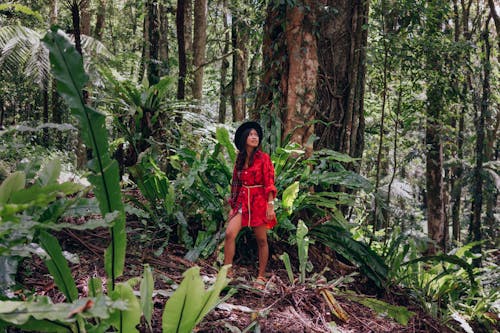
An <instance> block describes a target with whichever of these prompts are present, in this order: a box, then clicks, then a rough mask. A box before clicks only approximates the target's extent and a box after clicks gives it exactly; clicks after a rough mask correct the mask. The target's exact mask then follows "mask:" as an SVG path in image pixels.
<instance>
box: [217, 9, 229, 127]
mask: <svg viewBox="0 0 500 333" xmlns="http://www.w3.org/2000/svg"><path fill="white" fill-rule="evenodd" d="M221 10H222V26H223V28H224V41H223V43H224V46H223V51H222V54H223V55H226V54H228V52H229V38H230V33H229V19H228V17H229V8H228V6H227V0H222V9H221ZM228 69H229V61H228V60H227V57H226V56H223V58H222V64H221V67H220V92H219V123H221V124H223V123H224V122H225V120H226V113H227V96H228V89H227V87H226V78H227V71H228Z"/></svg>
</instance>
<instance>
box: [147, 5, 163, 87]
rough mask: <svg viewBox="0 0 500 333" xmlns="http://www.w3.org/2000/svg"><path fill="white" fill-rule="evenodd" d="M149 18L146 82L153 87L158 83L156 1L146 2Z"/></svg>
mask: <svg viewBox="0 0 500 333" xmlns="http://www.w3.org/2000/svg"><path fill="white" fill-rule="evenodd" d="M147 15H148V16H149V19H148V22H149V29H148V34H149V38H148V39H149V59H148V82H149V84H150V85H154V84H156V83H158V82H159V81H160V60H159V53H160V17H159V8H158V1H156V0H149V1H148V13H147Z"/></svg>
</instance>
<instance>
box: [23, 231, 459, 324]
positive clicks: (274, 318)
mask: <svg viewBox="0 0 500 333" xmlns="http://www.w3.org/2000/svg"><path fill="white" fill-rule="evenodd" d="M134 230H140V225H139V223H138V222H137V228H134V227H133V223H132V225H131V224H130V223H129V233H128V235H129V243H128V247H127V249H128V253H127V257H126V268H125V271H126V273H125V276H123V277H122V278H123V280H127V279H129V278H131V277H138V276H141V275H142V270H143V265H144V264H146V263H148V264H149V265H150V266H151V267H152V268H153V276H154V278H155V293H154V294H153V296H154V314H153V331H154V332H161V318H162V313H163V308H164V305H165V302H166V301H167V299H168V296H167V295H168V294H169V292H170V291H171V290H172V285H173V284H179V283H180V282H181V281H182V274H183V272H184V271H185V270H186V269H188V268H189V267H192V266H195V265H198V266H200V268H201V274H202V275H204V276H205V277H207V280H210V279H212V280H213V279H214V278H215V276H216V274H217V269H216V267H214V266H215V265H216V264H215V263H216V258H215V257H216V256H217V253H215V254H214V255H213V257H211V258H207V259H203V260H198V261H197V262H190V261H188V260H186V259H184V255H185V253H186V250H185V249H184V248H183V247H182V246H179V245H176V244H170V245H169V246H168V247H167V248H166V249H165V251H163V253H162V254H161V255H160V256H155V255H154V254H153V252H154V251H153V249H152V248H153V246H152V243H150V244H148V246H149V248H145V247H143V246H142V245H141V244H142V243H139V242H138V241H137V239H138V238H139V237H138V236H139V234H138V231H135V232H134ZM57 236H58V238H59V240H60V242H61V246H62V247H63V249H65V250H67V251H69V252H72V253H76V254H78V255H79V263H78V264H71V270H72V273H73V276H74V277H75V280H76V282H77V287H78V289H79V292H80V295H81V296H86V294H87V291H86V286H87V281H88V279H89V278H91V277H95V276H98V277H103V276H105V274H104V268H103V267H104V264H103V257H104V256H103V253H104V249H105V248H106V246H107V244H109V240H108V234H107V230H104V229H95V230H90V231H88V230H87V231H74V230H63V231H61V232H60V233H59V234H57ZM249 242H251V240H250V241H249ZM240 243H241V242H240ZM245 246H247V247H248V248H252V247H253V246H254V245H253V244H243V246H241V245H239V246H238V249H239V250H240V251H238V253H237V255H236V260H235V266H234V278H233V280H232V281H231V282H230V284H229V288H226V289H225V290H224V291H223V293H222V294H221V297H224V296H226V298H227V299H224V301H223V303H221V304H219V306H218V307H217V308H215V309H214V310H213V311H211V312H210V313H209V314H208V315H207V316H206V317H205V319H204V320H203V321H202V322H201V323H200V324H199V325H198V326H197V328H196V330H195V332H415V333H418V332H422V333H423V332H452V330H450V329H449V328H447V327H446V326H444V325H442V324H441V323H440V322H439V321H438V320H436V319H435V318H432V317H431V316H429V315H428V314H426V312H425V311H424V310H423V309H422V308H421V307H420V306H418V305H417V304H416V303H415V302H413V301H412V300H411V299H410V297H409V296H408V292H407V291H404V290H396V289H393V290H391V291H388V292H383V293H380V292H379V293H377V291H376V289H375V288H373V287H372V286H371V283H370V281H368V280H367V279H366V278H364V277H363V276H360V275H357V273H356V271H355V270H353V268H351V267H349V266H346V265H344V264H342V263H341V262H339V261H338V260H335V259H332V258H333V257H334V254H333V253H332V252H331V251H328V250H327V249H322V250H320V249H319V247H318V246H316V245H315V246H314V247H311V248H310V253H309V259H310V261H311V263H312V265H313V267H314V268H315V271H318V272H321V271H323V274H321V275H320V274H316V275H315V274H314V273H312V272H311V273H308V275H307V276H308V277H309V279H308V280H307V281H306V283H303V284H299V283H295V284H291V283H290V281H289V278H288V275H287V272H286V270H285V267H284V265H283V263H282V261H281V260H280V259H279V258H278V255H279V254H281V253H283V252H284V251H286V252H288V253H289V254H290V256H291V261H292V267H297V265H295V266H294V264H296V263H297V260H296V258H294V256H293V253H294V252H296V248H295V249H294V248H286V246H287V245H286V244H274V243H271V244H270V260H269V265H268V274H267V281H268V282H267V284H266V288H265V290H259V289H256V288H254V284H253V281H254V279H255V277H256V273H257V269H256V259H255V253H252V251H245ZM241 249H243V251H241ZM241 252H245V253H241ZM22 267H23V269H21V271H20V273H19V280H20V282H21V283H22V284H23V285H24V286H25V287H26V289H28V290H33V291H34V292H35V293H37V294H43V295H48V296H50V297H51V298H52V299H53V301H54V302H61V301H63V300H64V296H63V295H62V294H61V293H60V292H59V291H58V290H57V288H56V287H55V285H54V283H53V280H52V277H51V276H50V274H49V273H48V271H47V268H46V267H45V264H44V263H43V261H42V260H41V259H39V257H36V256H33V258H32V259H30V260H26V261H25V262H24V263H23V265H22ZM325 268H326V269H325ZM295 275H297V274H295ZM230 290H232V291H230ZM321 290H328V291H329V292H330V293H331V295H333V296H334V298H335V300H336V301H337V302H338V305H340V307H341V308H342V309H343V310H344V311H345V313H346V314H347V317H346V318H344V319H340V318H338V317H336V316H334V315H332V312H331V310H330V308H329V305H328V304H327V302H326V301H325V299H324V297H323V295H322V293H321ZM228 292H230V293H232V292H235V293H234V294H233V295H227V293H228ZM323 293H324V292H323ZM353 293H354V294H355V295H356V296H357V297H358V298H365V299H368V298H377V299H379V300H383V301H384V302H387V303H390V304H393V305H397V306H404V307H406V308H407V309H408V310H409V311H412V312H413V313H414V314H413V316H412V317H411V318H410V320H409V321H408V323H407V325H401V324H399V323H398V322H396V321H395V320H393V319H391V318H390V317H389V316H386V315H383V314H377V313H376V312H375V311H373V310H371V309H370V308H368V307H365V306H364V305H361V304H360V303H358V302H356V301H354V300H353V298H352V297H350V295H352V294H353ZM228 296H229V297H228ZM332 327H333V328H332ZM139 330H140V332H148V331H147V330H146V325H145V324H144V323H142V324H141V326H140V327H139Z"/></svg>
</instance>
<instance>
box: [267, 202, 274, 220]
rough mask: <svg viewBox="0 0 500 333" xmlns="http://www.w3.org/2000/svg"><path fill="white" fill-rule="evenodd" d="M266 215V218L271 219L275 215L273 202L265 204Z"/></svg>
mask: <svg viewBox="0 0 500 333" xmlns="http://www.w3.org/2000/svg"><path fill="white" fill-rule="evenodd" d="M266 217H267V219H268V220H273V219H274V218H275V217H276V213H274V204H272V203H268V204H267V210H266Z"/></svg>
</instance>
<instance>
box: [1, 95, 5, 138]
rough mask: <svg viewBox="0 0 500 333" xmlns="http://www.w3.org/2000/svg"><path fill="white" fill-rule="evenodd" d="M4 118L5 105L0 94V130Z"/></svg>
mask: <svg viewBox="0 0 500 333" xmlns="http://www.w3.org/2000/svg"><path fill="white" fill-rule="evenodd" d="M4 118H5V107H4V105H3V99H2V96H0V130H3V129H4V128H3V120H4Z"/></svg>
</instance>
